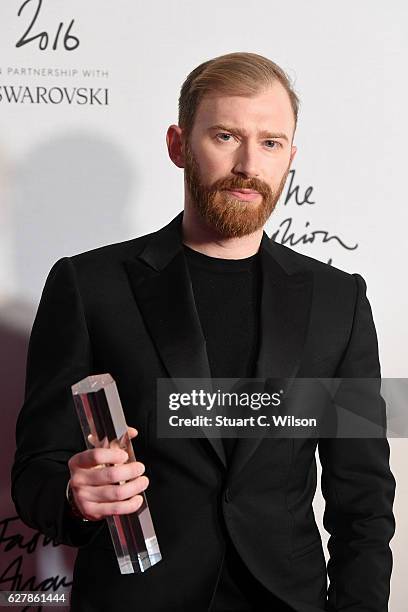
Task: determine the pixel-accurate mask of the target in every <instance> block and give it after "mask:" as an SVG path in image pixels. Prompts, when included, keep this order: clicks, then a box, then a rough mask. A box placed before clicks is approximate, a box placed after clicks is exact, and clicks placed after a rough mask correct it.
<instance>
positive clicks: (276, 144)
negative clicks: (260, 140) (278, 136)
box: [265, 140, 281, 149]
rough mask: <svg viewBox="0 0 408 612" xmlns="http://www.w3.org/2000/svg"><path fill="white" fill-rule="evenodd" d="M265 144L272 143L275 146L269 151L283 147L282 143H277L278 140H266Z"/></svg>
mask: <svg viewBox="0 0 408 612" xmlns="http://www.w3.org/2000/svg"><path fill="white" fill-rule="evenodd" d="M265 142H272V143H273V144H274V146H273V147H268V149H276V148H277V147H278V148H279V147H280V146H281V144H280V142H276V140H265Z"/></svg>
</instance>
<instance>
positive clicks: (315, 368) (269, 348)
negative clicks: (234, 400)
mask: <svg viewBox="0 0 408 612" xmlns="http://www.w3.org/2000/svg"><path fill="white" fill-rule="evenodd" d="M182 215H183V213H182V212H181V213H180V214H178V215H177V216H176V217H175V218H174V219H173V220H172V221H171V222H170V223H169V224H168V225H167V226H165V227H164V228H162V229H160V230H159V231H157V232H153V233H151V234H148V235H145V236H142V237H139V238H136V239H134V240H130V241H127V242H123V243H118V244H113V245H109V246H106V247H103V248H99V249H96V250H93V251H90V252H87V253H82V254H80V255H76V256H74V257H64V258H62V259H60V260H59V261H57V263H56V264H55V265H54V266H53V268H52V269H51V271H50V273H49V276H48V278H47V281H46V284H45V287H44V291H43V294H42V297H41V302H40V305H39V308H38V312H37V316H36V319H35V323H34V326H33V330H32V334H31V338H30V345H29V354H28V363H27V381H26V397H25V403H24V405H23V407H22V409H21V412H20V415H19V418H18V423H17V451H16V456H15V462H14V465H13V471H12V497H13V500H14V503H15V505H16V509H17V512H18V514H19V515H20V517H21V518H22V520H23V521H24V522H25V523H26V524H28V525H30V526H32V527H34V528H36V529H39V530H40V531H42V532H43V533H45V534H47V535H48V536H51V537H53V538H55V539H56V540H57V541H58V542H61V543H64V544H68V545H71V546H78V547H79V551H78V555H77V559H76V564H75V569H74V585H73V589H72V601H73V609H75V610H80V611H87V612H90V611H91V610H92V611H93V610H95V611H96V610H97V611H98V612H100V611H121V610H123V611H124V610H129V609H134V610H149V611H155V610H166V611H168V610H188V611H190V610H194V611H201V610H202V611H204V610H207V609H208V606H209V603H210V601H211V598H212V595H213V592H214V589H215V586H216V582H217V578H218V574H219V570H220V567H221V563H222V559H223V554H224V550H225V535H226V531H225V530H227V531H228V532H229V535H230V537H231V538H232V540H233V542H234V544H235V547H236V548H237V550H238V552H239V554H240V555H241V557H242V559H243V561H244V562H245V564H246V565H247V567H248V568H249V570H250V571H251V572H252V573H253V574H254V576H255V577H256V578H257V579H258V580H259V581H260V582H261V583H262V584H263V585H264V586H265V587H266V588H267V589H269V590H270V591H271V592H272V593H274V594H275V595H276V596H277V597H279V598H281V599H282V600H283V601H285V602H286V603H288V604H289V605H290V606H292V607H293V609H294V610H296V611H297V612H321V611H322V610H331V611H334V610H336V611H340V610H347V611H348V612H385V611H386V610H387V601H388V596H389V579H390V573H391V567H392V554H391V550H390V547H389V541H390V539H391V537H392V535H393V533H394V527H395V525H394V517H393V513H392V505H393V499H394V488H395V481H394V478H393V476H392V474H391V472H390V468H389V445H388V442H387V440H386V438H377V439H344V438H343V439H329V438H326V439H320V441H318V440H317V439H316V438H315V439H310V438H309V439H294V438H292V439H289V438H286V439H283V438H281V439H269V438H256V439H254V438H247V439H239V440H238V441H237V446H236V452H235V454H234V456H233V460H232V464H231V465H230V466H229V467H228V468H227V466H226V459H225V454H224V448H223V445H222V442H221V440H219V439H212V440H210V439H206V438H204V439H197V438H190V439H164V438H161V439H158V438H157V435H156V411H155V409H156V406H155V397H156V395H155V394H156V379H157V378H158V377H186V378H187V377H191V378H196V377H210V371H209V365H208V359H207V354H206V348H205V340H204V338H203V334H202V330H201V327H200V323H199V318H198V315H197V311H196V308H195V303H194V297H193V293H192V287H191V282H190V279H189V274H188V269H187V266H186V262H185V258H184V253H183V248H182V238H181V221H182ZM260 258H261V268H262V275H263V282H262V299H261V321H260V325H261V328H260V329H261V331H260V338H261V342H260V348H259V355H258V359H257V364H256V372H255V375H256V376H257V377H260V378H262V377H274V378H276V377H291V376H294V377H334V376H336V377H351V378H353V377H379V376H380V367H379V360H378V348H377V338H376V332H375V328H374V323H373V319H372V314H371V309H370V305H369V302H368V301H367V298H366V295H365V289H366V286H365V282H364V280H363V279H362V277H361V276H359V275H358V274H353V275H351V274H347V273H345V272H342V271H340V270H338V269H336V268H334V267H331V266H329V265H326V264H323V263H321V262H318V261H316V260H314V259H312V258H309V257H306V256H303V255H300V254H298V253H296V252H294V251H292V250H291V249H289V248H287V247H285V246H282V245H280V244H278V243H275V242H273V241H271V240H270V239H269V238H268V236H267V235H266V233H265V232H264V233H263V237H262V242H261V245H260ZM103 372H110V373H111V374H112V376H113V377H114V378H115V379H116V382H117V385H118V389H119V392H120V396H121V399H122V403H123V407H124V411H125V415H126V419H127V423H128V424H129V425H131V426H134V427H136V428H137V429H138V430H139V435H138V437H137V438H136V440H135V441H134V442H133V444H134V448H135V453H136V456H137V457H138V458H139V459H140V460H141V461H143V462H144V463H145V465H146V474H147V475H148V476H149V479H150V485H149V487H148V489H147V495H148V500H149V506H150V510H151V513H152V516H153V521H154V525H155V529H156V533H157V536H158V540H159V544H160V548H161V552H162V555H163V559H162V561H161V562H159V563H158V564H157V565H155V566H153V567H152V568H150V569H149V570H148V571H147V572H146V573H144V574H130V575H121V574H120V573H119V569H118V565H117V561H116V558H115V556H114V552H113V547H112V543H111V539H110V535H109V531H108V529H107V526H106V522H105V521H99V522H91V523H79V522H78V521H76V520H75V519H71V518H70V516H69V512H68V508H67V503H66V500H65V487H66V484H67V481H68V478H69V470H68V467H67V461H68V459H69V458H70V457H71V455H72V454H74V453H77V452H79V451H81V450H84V449H85V444H84V442H83V439H82V434H81V431H80V428H79V424H78V421H77V417H76V415H75V412H74V408H73V403H72V399H71V395H70V386H71V385H72V384H73V383H75V382H77V381H79V380H80V379H82V378H84V377H85V376H87V375H89V374H92V373H103ZM316 446H318V451H319V457H320V461H321V464H322V490H323V494H324V497H325V501H326V506H325V513H324V526H325V528H326V529H327V531H328V532H329V533H330V540H329V552H330V560H329V563H328V568H327V570H328V575H329V578H330V587H329V590H328V598H327V578H326V575H327V574H326V564H325V559H324V554H323V549H322V544H321V539H320V534H319V531H318V528H317V525H316V523H315V519H314V515H313V510H312V500H313V497H314V493H315V487H316V462H315V451H316Z"/></svg>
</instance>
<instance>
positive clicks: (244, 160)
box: [184, 81, 296, 238]
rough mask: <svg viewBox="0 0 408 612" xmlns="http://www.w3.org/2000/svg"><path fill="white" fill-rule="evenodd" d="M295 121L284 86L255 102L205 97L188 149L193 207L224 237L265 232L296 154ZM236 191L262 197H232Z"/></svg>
mask: <svg viewBox="0 0 408 612" xmlns="http://www.w3.org/2000/svg"><path fill="white" fill-rule="evenodd" d="M294 127H295V120H294V116H293V111H292V107H291V104H290V100H289V96H288V94H287V92H286V91H285V89H284V88H283V86H282V85H281V84H280V83H279V82H277V81H276V82H275V83H274V84H273V85H272V86H271V87H270V88H269V89H267V90H265V91H264V92H263V93H260V94H257V95H256V96H253V97H241V96H223V95H217V96H206V97H205V98H203V100H202V101H201V103H200V105H199V107H198V109H197V113H196V117H195V122H194V127H193V130H192V132H191V135H190V138H189V140H188V141H186V142H185V143H184V144H185V149H184V151H185V166H184V169H185V182H186V186H187V189H188V192H189V199H190V201H191V205H192V206H193V207H194V208H195V209H196V210H197V211H198V213H199V214H200V216H201V217H202V218H203V219H204V220H205V221H206V223H207V224H208V225H209V226H210V227H212V228H213V229H215V230H216V231H218V232H219V234H220V235H221V236H222V237H226V238H227V237H228V238H230V237H240V236H245V235H247V234H251V233H253V232H255V231H256V230H258V229H259V228H261V227H263V226H264V225H265V223H266V221H267V219H268V218H269V217H270V215H271V214H272V212H273V210H274V208H275V206H276V203H277V201H278V199H279V196H280V195H281V192H282V190H283V187H284V185H285V181H286V177H287V175H288V173H289V170H290V164H291V162H292V159H293V157H294V155H295V153H296V147H294V146H292V145H291V143H292V139H293V132H294ZM234 189H246V190H253V191H255V192H257V193H255V194H254V193H253V194H248V193H247V194H245V193H244V194H242V193H236V192H235V193H232V191H231V190H234Z"/></svg>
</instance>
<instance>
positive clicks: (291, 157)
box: [290, 145, 297, 163]
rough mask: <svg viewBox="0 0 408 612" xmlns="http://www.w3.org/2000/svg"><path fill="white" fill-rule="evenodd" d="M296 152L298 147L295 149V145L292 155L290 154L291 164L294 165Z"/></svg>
mask: <svg viewBox="0 0 408 612" xmlns="http://www.w3.org/2000/svg"><path fill="white" fill-rule="evenodd" d="M296 151H297V147H295V146H294V145H293V146H292V151H291V154H290V163H292V161H293V158H294V157H295V155H296Z"/></svg>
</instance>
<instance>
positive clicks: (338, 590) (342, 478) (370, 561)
mask: <svg viewBox="0 0 408 612" xmlns="http://www.w3.org/2000/svg"><path fill="white" fill-rule="evenodd" d="M353 276H354V279H355V282H356V287H357V290H356V305H355V312H354V320H353V327H352V331H351V336H350V339H349V343H348V346H347V350H346V351H345V353H344V355H343V357H342V360H341V362H340V364H339V367H338V370H337V372H336V374H335V376H336V377H337V378H378V379H379V378H380V376H381V374H380V364H379V358H378V345H377V335H376V331H375V326H374V322H373V317H372V313H371V307H370V304H369V302H368V299H367V297H366V284H365V281H364V279H363V278H362V277H361V276H360V275H358V274H354V275H353ZM381 401H382V405H383V406H384V411H385V404H384V402H383V400H381ZM377 405H378V403H377ZM384 420H385V414H384ZM318 448H319V457H320V461H321V465H322V481H321V484H322V493H323V496H324V498H325V502H326V504H325V511H324V515H323V525H324V527H325V529H326V530H327V531H328V532H329V534H330V537H329V542H328V550H329V555H330V558H329V561H328V566H327V571H328V576H329V579H330V585H329V589H328V610H329V611H330V612H340V611H343V610H347V612H387V611H388V598H389V591H390V576H391V570H392V552H391V549H390V546H389V542H390V540H391V538H392V536H393V534H394V531H395V520H394V515H393V501H394V494H395V479H394V477H393V475H392V473H391V470H390V466H389V455H390V449H389V444H388V441H387V438H386V437H378V438H368V437H367V438H344V437H343V438H326V439H321V440H320V441H319V445H318Z"/></svg>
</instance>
